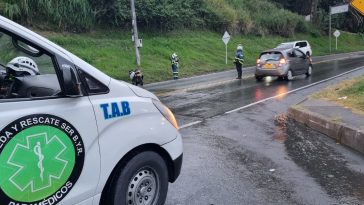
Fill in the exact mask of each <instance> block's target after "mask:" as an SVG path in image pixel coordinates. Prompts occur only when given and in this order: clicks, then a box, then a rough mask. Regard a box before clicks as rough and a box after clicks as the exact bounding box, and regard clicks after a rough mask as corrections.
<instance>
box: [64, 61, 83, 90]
mask: <svg viewBox="0 0 364 205" xmlns="http://www.w3.org/2000/svg"><path fill="white" fill-rule="evenodd" d="M62 76H63V85H64V94H65V95H66V96H68V97H81V96H82V91H81V82H80V80H79V79H78V77H77V72H76V70H75V68H73V67H72V66H69V65H62Z"/></svg>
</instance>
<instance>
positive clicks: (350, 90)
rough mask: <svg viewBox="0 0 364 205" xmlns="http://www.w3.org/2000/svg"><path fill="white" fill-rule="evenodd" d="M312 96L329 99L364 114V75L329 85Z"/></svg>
mask: <svg viewBox="0 0 364 205" xmlns="http://www.w3.org/2000/svg"><path fill="white" fill-rule="evenodd" d="M312 98H316V99H323V100H328V101H331V102H334V103H337V104H339V105H341V106H343V107H347V108H350V109H352V110H353V111H354V112H357V113H360V114H364V76H361V77H358V78H355V79H352V80H346V81H344V82H342V83H339V84H337V85H334V86H331V87H328V88H326V89H324V90H322V91H321V92H319V93H316V94H314V95H313V96H312Z"/></svg>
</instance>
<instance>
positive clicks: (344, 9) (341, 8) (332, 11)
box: [330, 4, 349, 15]
mask: <svg viewBox="0 0 364 205" xmlns="http://www.w3.org/2000/svg"><path fill="white" fill-rule="evenodd" d="M348 11H349V4H344V5H341V6H333V7H330V14H331V15H333V14H340V13H345V12H348Z"/></svg>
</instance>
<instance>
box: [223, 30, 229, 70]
mask: <svg viewBox="0 0 364 205" xmlns="http://www.w3.org/2000/svg"><path fill="white" fill-rule="evenodd" d="M230 38H231V37H230V35H229V33H228V32H227V31H225V33H224V36H222V41H224V43H225V51H226V58H225V63H226V64H227V55H228V54H227V44H228V43H229V41H230Z"/></svg>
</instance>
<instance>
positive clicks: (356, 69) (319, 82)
mask: <svg viewBox="0 0 364 205" xmlns="http://www.w3.org/2000/svg"><path fill="white" fill-rule="evenodd" d="M363 68H364V67H359V68H355V69H353V70H350V71H347V72H344V73H341V74H339V75H336V76H333V77H330V78H327V79H324V80H321V81H318V82H316V83H312V84H309V85H306V86H303V87H300V88H297V89H294V90H291V91H289V92H286V93H282V94H279V95H276V96H273V97H269V98H266V99H263V100H260V101H257V102H255V103H251V104H249V105H245V106H243V107H240V108H236V109H234V110H231V111H228V112H226V113H225V114H231V113H234V112H238V111H240V110H244V109H246V108H249V107H252V106H254V105H257V104H260V103H263V102H266V101H269V100H272V99H275V98H279V97H282V96H285V95H288V94H291V93H294V92H297V91H300V90H304V89H306V88H309V87H312V86H315V85H318V84H321V83H324V82H327V81H330V80H332V79H335V78H338V77H341V76H344V75H346V74H349V73H352V72H355V71H358V70H360V69H363Z"/></svg>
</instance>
